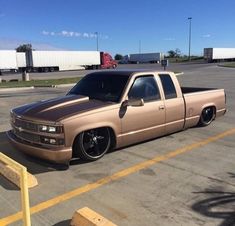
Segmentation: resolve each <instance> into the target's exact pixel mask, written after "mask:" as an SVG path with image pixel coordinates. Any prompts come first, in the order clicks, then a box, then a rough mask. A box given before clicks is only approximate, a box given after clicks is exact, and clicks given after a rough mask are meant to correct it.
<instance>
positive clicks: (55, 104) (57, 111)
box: [13, 95, 112, 122]
mask: <svg viewBox="0 0 235 226" xmlns="http://www.w3.org/2000/svg"><path fill="white" fill-rule="evenodd" d="M111 104H112V103H110V102H103V101H99V100H90V99H89V97H85V96H79V95H67V96H63V97H59V98H55V99H50V100H43V101H39V102H35V103H32V104H27V105H23V106H21V107H18V108H15V109H13V112H14V113H15V114H16V115H19V116H21V117H23V118H24V117H25V118H36V119H39V120H42V121H52V122H56V121H59V120H61V119H63V118H66V117H69V116H72V115H75V114H78V113H82V112H85V111H89V110H94V109H98V108H101V107H105V106H108V105H111Z"/></svg>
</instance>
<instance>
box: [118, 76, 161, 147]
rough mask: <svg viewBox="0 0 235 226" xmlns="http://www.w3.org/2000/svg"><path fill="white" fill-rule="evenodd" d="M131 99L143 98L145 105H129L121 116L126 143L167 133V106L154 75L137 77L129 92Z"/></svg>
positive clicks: (124, 141)
mask: <svg viewBox="0 0 235 226" xmlns="http://www.w3.org/2000/svg"><path fill="white" fill-rule="evenodd" d="M127 99H128V100H129V103H131V100H133V99H134V100H140V99H143V101H144V105H143V106H130V105H129V106H127V107H126V109H124V112H125V113H124V114H123V116H122V118H121V126H122V134H121V137H122V142H123V144H124V145H128V144H131V143H137V142H141V141H143V140H147V139H151V138H154V137H158V136H162V135H164V133H165V106H164V101H163V100H162V98H161V95H160V92H159V89H158V86H157V83H156V80H155V78H154V76H153V75H147V76H139V77H137V78H136V79H135V80H134V82H133V84H132V86H131V88H130V90H129V92H128V97H127Z"/></svg>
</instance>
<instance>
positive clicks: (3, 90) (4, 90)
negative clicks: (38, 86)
mask: <svg viewBox="0 0 235 226" xmlns="http://www.w3.org/2000/svg"><path fill="white" fill-rule="evenodd" d="M30 89H34V86H30V87H15V88H0V92H7V91H11V92H17V91H21V90H30Z"/></svg>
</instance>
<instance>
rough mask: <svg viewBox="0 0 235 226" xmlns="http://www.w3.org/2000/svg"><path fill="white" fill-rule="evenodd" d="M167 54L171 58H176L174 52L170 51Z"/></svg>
mask: <svg viewBox="0 0 235 226" xmlns="http://www.w3.org/2000/svg"><path fill="white" fill-rule="evenodd" d="M167 53H168V57H170V58H174V57H175V51H174V50H169V51H168V52H167Z"/></svg>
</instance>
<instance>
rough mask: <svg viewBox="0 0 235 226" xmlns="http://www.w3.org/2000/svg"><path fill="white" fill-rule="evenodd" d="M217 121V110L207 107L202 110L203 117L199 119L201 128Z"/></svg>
mask: <svg viewBox="0 0 235 226" xmlns="http://www.w3.org/2000/svg"><path fill="white" fill-rule="evenodd" d="M214 119H215V108H214V107H207V108H204V109H203V110H202V114H201V117H200V119H199V123H198V125H199V126H208V125H210V124H211V122H212V121H213V120H214Z"/></svg>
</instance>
